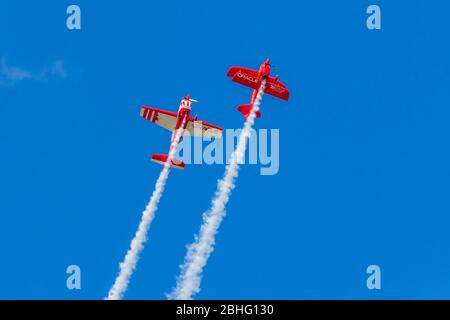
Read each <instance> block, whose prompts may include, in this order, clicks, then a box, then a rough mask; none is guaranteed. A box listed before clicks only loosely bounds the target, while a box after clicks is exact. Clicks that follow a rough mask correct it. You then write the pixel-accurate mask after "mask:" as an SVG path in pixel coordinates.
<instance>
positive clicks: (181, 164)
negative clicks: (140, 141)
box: [152, 154, 185, 169]
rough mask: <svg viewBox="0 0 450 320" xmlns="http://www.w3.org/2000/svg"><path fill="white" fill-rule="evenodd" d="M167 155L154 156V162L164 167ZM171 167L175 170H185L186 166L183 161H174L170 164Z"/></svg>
mask: <svg viewBox="0 0 450 320" xmlns="http://www.w3.org/2000/svg"><path fill="white" fill-rule="evenodd" d="M167 158H168V155H167V154H153V155H152V161H153V162H156V163H159V164H161V165H164V164H165V163H166V162H167ZM170 167H171V168H175V169H184V167H185V164H184V162H183V161H181V160H178V159H172V161H171V162H170Z"/></svg>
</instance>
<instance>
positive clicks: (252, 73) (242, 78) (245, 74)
mask: <svg viewBox="0 0 450 320" xmlns="http://www.w3.org/2000/svg"><path fill="white" fill-rule="evenodd" d="M227 76H228V77H231V78H232V80H233V81H234V82H237V83H239V84H242V85H244V86H247V87H250V88H252V89H258V88H259V85H260V84H261V83H260V81H259V80H258V71H256V70H252V69H247V68H241V67H231V68H230V69H229V70H228V72H227Z"/></svg>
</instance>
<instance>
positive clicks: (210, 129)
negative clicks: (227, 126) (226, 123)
mask: <svg viewBox="0 0 450 320" xmlns="http://www.w3.org/2000/svg"><path fill="white" fill-rule="evenodd" d="M222 131H223V129H222V128H220V127H218V126H215V125H213V124H210V123H208V122H204V121H201V120H194V118H190V119H189V121H188V124H187V126H186V131H185V132H184V134H185V135H191V136H194V137H205V138H221V137H222Z"/></svg>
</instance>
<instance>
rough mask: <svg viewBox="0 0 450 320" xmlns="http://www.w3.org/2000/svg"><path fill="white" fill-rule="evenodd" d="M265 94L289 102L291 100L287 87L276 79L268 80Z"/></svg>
mask: <svg viewBox="0 0 450 320" xmlns="http://www.w3.org/2000/svg"><path fill="white" fill-rule="evenodd" d="M264 92H265V93H267V94H270V95H271V96H274V97H277V98H280V99H283V100H286V101H288V100H289V90H288V89H287V88H286V86H285V85H284V84H283V83H281V82H280V81H278V80H277V79H275V78H274V77H269V78H268V79H267V83H266V88H265V89H264Z"/></svg>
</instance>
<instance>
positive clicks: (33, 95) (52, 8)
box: [0, 0, 450, 299]
mask: <svg viewBox="0 0 450 320" xmlns="http://www.w3.org/2000/svg"><path fill="white" fill-rule="evenodd" d="M73 3H76V4H78V5H79V6H80V7H81V11H82V30H80V31H69V30H67V28H66V24H65V20H66V17H67V15H66V8H67V6H68V5H70V4H72V2H66V1H59V2H58V3H56V2H55V1H40V2H39V4H38V3H37V2H36V1H23V0H19V1H3V2H2V4H1V5H0V35H1V42H0V58H1V59H2V62H4V65H3V66H5V65H6V66H7V70H9V71H11V70H13V71H14V70H15V71H17V70H21V71H23V72H22V73H19V76H17V72H16V73H15V75H16V78H15V80H14V79H11V73H9V75H5V74H3V75H2V76H1V78H0V146H1V150H2V151H1V155H2V156H1V162H0V163H1V166H0V177H1V179H0V194H1V197H0V199H1V201H0V214H1V219H2V223H0V248H1V253H2V254H1V258H0V298H3V299H5V298H7V299H16V298H27V299H50V298H56V299H101V298H103V297H104V296H105V295H106V294H107V292H108V290H109V288H110V286H111V285H112V283H113V281H114V278H115V276H116V275H117V272H118V264H119V262H120V261H121V260H122V259H123V257H124V254H125V253H126V250H127V249H128V247H129V242H130V240H131V238H132V236H133V235H134V232H135V230H136V227H137V224H138V222H139V218H140V215H141V212H142V209H143V208H144V206H145V205H146V203H147V201H148V198H149V197H150V195H151V192H152V190H153V186H154V182H155V180H156V178H157V176H158V174H159V171H160V167H158V166H157V165H155V164H153V163H151V162H149V157H150V155H151V153H153V152H156V153H163V152H166V150H167V147H168V142H169V138H170V134H169V133H168V132H166V131H164V130H163V129H160V128H158V127H156V126H153V125H152V124H150V123H148V122H146V121H144V120H143V119H141V118H140V117H139V108H140V106H141V105H150V106H153V107H157V108H163V109H169V110H175V109H176V108H177V106H178V103H179V100H180V98H181V96H183V95H185V94H187V93H190V94H191V95H192V96H194V97H195V98H197V99H199V100H200V102H201V103H199V104H197V105H195V110H194V113H198V114H199V115H200V117H201V118H202V119H204V120H206V121H209V122H212V123H215V124H218V125H221V126H223V127H225V128H239V127H241V125H242V122H243V119H242V116H241V115H240V114H239V113H238V112H237V111H236V110H235V107H236V106H237V105H238V104H241V103H244V102H247V101H248V99H249V96H250V91H249V90H248V89H247V88H244V87H240V86H238V85H236V84H234V83H232V82H231V81H230V79H229V78H227V77H226V76H225V73H226V71H227V69H228V67H229V66H231V65H242V66H246V67H253V68H257V67H258V66H259V64H260V63H261V62H262V61H263V60H264V59H265V58H267V57H270V58H271V59H272V61H273V63H274V64H275V65H276V66H277V69H276V70H275V72H276V73H278V74H280V78H281V80H282V81H283V82H284V83H286V85H287V86H288V87H289V89H290V91H291V100H290V101H289V102H288V103H285V102H283V101H280V100H276V99H274V98H272V97H268V96H266V97H265V98H264V100H263V103H262V113H263V116H262V118H261V119H260V120H259V121H258V122H257V124H256V127H257V128H269V129H270V128H279V129H280V161H281V162H280V171H279V173H278V174H277V175H274V176H261V175H259V167H258V166H249V165H245V166H243V167H242V168H241V174H240V176H239V179H238V183H237V188H236V189H235V190H234V192H233V195H232V198H231V200H230V202H229V204H228V208H227V209H228V210H227V216H226V218H225V220H224V222H223V225H222V226H221V228H220V232H219V235H218V237H217V246H216V250H215V252H214V253H213V255H212V257H211V259H210V261H209V263H208V265H207V267H206V269H205V272H204V278H203V282H202V291H201V293H200V294H199V295H198V296H197V298H199V299H220V298H223V299H231V298H234V299H271V298H272V299H313V298H324V299H333V298H337V299H348V298H356V299H380V298H384V299H395V298H406V299H418V298H447V299H448V298H450V294H449V290H448V289H449V288H450V249H449V248H450V247H449V245H448V244H449V241H450V235H449V233H448V227H449V225H450V215H449V209H450V198H449V197H448V194H449V191H450V179H449V178H450V167H449V163H450V162H449V160H450V159H449V158H450V157H449V156H450V153H449V142H450V138H449V137H450V135H449V134H450V129H449V126H448V120H449V119H450V111H449V108H448V107H449V105H450V91H449V81H450V58H449V57H450V45H449V42H448V37H449V26H448V22H447V20H448V19H447V14H446V13H447V12H448V11H449V9H450V5H449V4H444V2H437V1H436V2H433V4H430V3H428V2H425V1H413V2H408V3H406V2H398V1H396V2H395V3H394V2H392V1H376V2H374V3H376V4H378V5H380V7H381V10H382V30H381V31H369V30H368V29H367V28H366V24H365V23H366V17H367V15H366V13H365V11H366V8H367V6H368V5H369V4H372V3H371V2H365V1H345V2H340V3H338V2H337V1H314V2H311V1H308V2H302V3H300V2H295V3H294V1H277V2H273V1H234V0H231V1H227V2H221V3H218V2H216V1H192V2H187V1H170V2H162V1H158V2H153V1H152V2H150V1H127V2H123V1H117V2H108V3H106V2H98V1H96V2H95V3H94V2H93V1H75V2H73ZM55 66H56V67H55ZM3 70H4V68H3ZM223 171H224V167H223V166H219V165H216V166H207V165H204V166H189V167H188V168H187V169H186V170H185V171H184V172H179V171H175V172H172V173H171V175H170V177H169V181H168V185H167V188H166V191H165V193H164V195H163V198H162V201H161V203H160V206H159V210H158V212H157V214H156V219H155V221H154V223H153V225H152V227H151V230H150V234H149V236H150V240H149V242H148V243H147V245H146V247H145V249H144V251H143V253H142V255H141V260H140V262H139V264H138V268H137V271H136V272H135V274H134V276H133V278H132V280H131V284H130V287H129V290H128V292H127V293H126V296H125V297H126V298H128V299H164V298H165V295H164V293H167V292H169V291H171V289H172V288H173V286H174V285H175V278H176V276H177V274H178V266H179V264H181V263H182V260H183V257H184V255H185V246H186V244H188V243H190V242H191V241H192V240H193V235H194V234H195V233H196V232H197V231H198V228H199V226H200V223H201V214H202V212H203V211H205V210H206V209H207V208H208V206H209V202H210V200H211V197H212V195H213V193H214V191H215V189H216V181H217V179H218V178H220V177H221V176H222V174H223ZM71 264H76V265H79V266H80V267H81V272H82V289H81V290H79V291H77V290H73V291H70V290H68V289H67V288H66V278H67V274H66V273H65V271H66V267H67V266H68V265H71ZM371 264H377V265H379V266H380V267H381V270H382V290H380V291H369V290H368V289H367V288H366V278H367V275H366V273H365V270H366V268H367V266H368V265H371Z"/></svg>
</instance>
